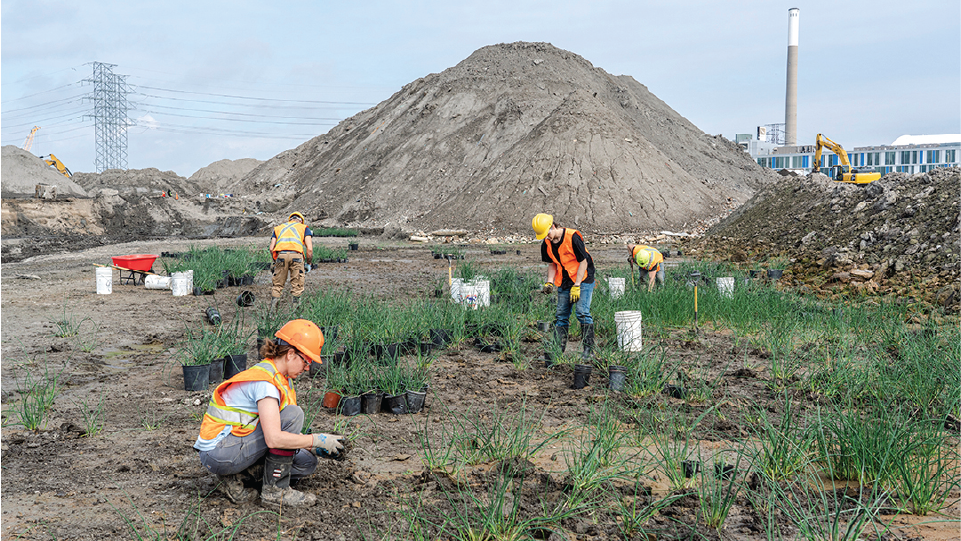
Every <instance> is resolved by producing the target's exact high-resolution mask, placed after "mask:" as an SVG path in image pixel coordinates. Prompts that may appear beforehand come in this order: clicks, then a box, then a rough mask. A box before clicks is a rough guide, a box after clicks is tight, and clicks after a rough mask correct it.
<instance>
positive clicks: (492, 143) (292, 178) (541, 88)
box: [236, 42, 775, 233]
mask: <svg viewBox="0 0 961 541" xmlns="http://www.w3.org/2000/svg"><path fill="white" fill-rule="evenodd" d="M773 178H775V177H774V175H773V174H772V173H770V171H768V170H765V169H762V168H761V167H759V166H758V165H757V164H756V163H755V162H754V161H753V160H751V158H750V157H749V156H748V155H747V154H745V153H744V152H743V151H741V149H740V148H739V147H738V146H737V145H735V144H734V143H732V142H730V141H728V140H726V139H724V138H723V137H721V136H711V135H706V134H704V133H703V132H701V131H700V130H698V129H697V127H696V126H694V125H693V124H692V123H691V122H689V121H688V120H687V119H685V118H684V117H682V116H681V115H680V114H678V113H677V112H676V111H674V110H673V109H671V108H670V107H669V106H668V105H667V104H665V103H664V102H663V101H661V100H659V99H658V98H657V97H656V96H654V95H653V94H651V93H650V92H649V91H648V90H647V88H646V87H645V86H644V85H642V84H640V83H638V82H637V81H635V80H634V79H633V78H631V77H629V76H613V75H610V74H608V73H607V72H605V71H604V70H602V69H600V68H595V67H594V66H593V65H591V63H590V62H588V61H587V60H585V59H583V58H581V57H580V56H578V55H576V54H573V53H570V52H567V51H564V50H561V49H558V48H556V47H554V46H552V45H550V44H547V43H520V42H519V43H512V44H500V45H492V46H488V47H484V48H482V49H479V50H477V51H476V52H474V53H473V54H472V55H471V56H470V57H468V58H467V59H465V60H464V61H462V62H460V63H459V64H458V65H456V66H454V67H452V68H449V69H447V70H445V71H443V72H441V73H439V74H431V75H428V76H426V77H424V78H422V79H418V80H416V81H414V82H412V83H410V84H408V85H406V86H404V87H403V88H402V89H401V90H400V91H399V92H397V93H396V94H394V95H393V96H392V97H391V98H389V99H387V100H386V101H384V102H382V103H380V104H378V105H377V106H376V107H373V108H371V109H368V110H366V111H363V112H361V113H358V114H357V115H354V116H353V117H351V118H349V119H347V120H345V121H343V122H341V123H340V124H339V125H338V126H336V127H335V128H333V129H332V130H331V131H330V132H328V133H327V134H325V135H322V136H319V137H316V138H314V139H312V140H310V141H308V142H306V143H304V144H302V145H300V146H299V147H297V148H295V149H292V150H289V151H285V152H283V153H281V154H279V155H278V156H276V157H274V158H272V159H270V160H268V161H266V162H264V163H263V164H261V165H260V166H258V167H257V168H256V169H254V170H253V171H252V172H251V173H250V174H248V175H247V176H246V177H244V179H243V180H242V181H241V182H240V183H239V185H238V186H239V187H238V188H236V190H237V191H238V192H244V193H261V192H262V193H263V194H264V198H263V201H262V203H261V207H260V209H261V210H264V211H266V212H277V211H281V210H282V211H283V212H288V211H292V210H299V211H301V212H305V213H306V214H307V217H308V219H309V220H310V221H311V222H312V223H313V222H320V223H321V224H323V225H346V226H352V227H385V228H391V227H393V228H400V229H402V230H410V231H414V230H424V231H430V230H434V229H443V228H460V229H473V230H475V231H476V230H491V229H494V230H499V231H507V232H525V233H529V229H530V225H529V224H530V220H531V217H532V216H533V215H534V214H535V213H537V212H548V213H551V214H553V215H554V216H555V219H556V220H557V221H558V222H559V223H562V224H568V225H572V226H576V227H578V228H580V229H582V230H584V231H589V232H594V233H603V232H611V231H617V232H622V231H651V230H660V229H674V230H683V229H687V228H692V227H693V226H694V225H695V224H697V223H699V222H703V221H705V220H708V219H710V218H711V217H713V216H715V215H717V214H718V213H720V212H722V211H723V210H726V209H727V208H728V207H730V206H731V205H732V204H737V203H739V202H743V201H746V200H747V199H748V198H750V197H751V196H752V195H753V194H754V193H755V192H756V190H757V189H758V188H760V187H761V186H762V185H764V184H765V183H767V182H770V181H772V179H773Z"/></svg>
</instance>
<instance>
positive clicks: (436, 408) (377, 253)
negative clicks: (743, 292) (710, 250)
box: [0, 238, 959, 541]
mask: <svg viewBox="0 0 961 541" xmlns="http://www.w3.org/2000/svg"><path fill="white" fill-rule="evenodd" d="M320 241H321V242H324V243H329V244H331V245H334V244H346V241H345V240H342V239H334V240H328V239H321V240H320ZM208 242H214V241H186V240H184V241H166V242H163V243H161V242H133V243H127V244H121V245H112V246H103V247H97V248H92V249H89V250H86V251H83V252H76V253H69V254H58V255H56V256H40V257H34V258H31V259H29V260H26V261H22V262H19V263H6V264H4V266H3V267H4V268H3V273H2V286H3V290H4V293H5V295H3V297H2V312H0V313H2V353H3V361H4V362H3V365H2V370H3V375H2V391H3V404H4V427H3V429H2V465H3V480H4V481H5V483H4V484H3V486H2V502H3V505H2V531H0V535H2V536H3V537H4V538H5V539H62V540H67V539H133V538H150V539H169V538H174V537H175V536H177V535H181V536H182V537H176V538H178V539H180V538H205V539H206V538H208V537H207V535H208V533H209V532H210V531H214V532H217V531H221V530H222V529H223V528H226V527H231V526H237V527H238V529H237V534H236V536H235V537H233V538H234V539H324V540H335V541H339V540H348V539H350V540H355V539H381V538H391V539H407V538H409V535H410V534H409V532H407V531H406V530H405V529H404V524H403V521H402V520H401V521H400V522H398V521H399V519H400V518H402V517H401V516H400V515H398V514H397V513H396V509H397V507H398V505H400V504H401V503H404V502H410V501H414V500H416V499H417V498H423V501H424V502H426V504H427V505H429V506H431V507H432V508H434V509H439V510H441V511H444V510H447V511H448V512H451V513H452V512H453V511H454V509H453V506H454V502H452V501H451V500H450V499H449V498H448V497H447V496H445V494H446V493H447V492H445V491H448V492H449V491H451V490H453V488H454V487H456V486H457V485H458V484H464V483H466V484H469V485H470V486H478V487H483V486H486V485H489V484H490V483H491V478H492V475H493V473H492V472H494V471H496V469H497V468H498V467H500V466H501V465H498V464H486V465H481V466H480V467H477V468H471V469H469V470H468V471H467V472H465V473H464V474H463V475H462V476H459V477H450V476H447V475H443V474H436V473H430V472H428V471H427V469H426V468H425V467H424V466H423V464H422V461H421V459H422V454H421V451H420V449H421V445H420V436H421V435H423V434H428V435H433V436H435V437H436V436H437V435H438V433H439V431H440V429H441V427H443V426H444V425H445V423H447V422H448V421H450V420H451V419H453V418H454V416H457V415H464V414H466V413H468V412H475V414H476V415H478V416H479V417H480V418H485V417H487V418H489V417H490V415H491V413H492V412H493V411H494V408H498V409H502V410H512V409H513V410H516V409H517V408H518V407H520V404H521V403H522V402H526V407H527V408H528V409H529V410H531V411H536V412H538V414H539V412H541V411H543V412H544V417H543V430H544V432H545V433H550V432H552V431H555V430H559V429H561V428H564V427H567V426H572V425H574V424H579V423H580V422H581V421H582V420H583V419H584V417H585V416H586V415H588V413H589V411H590V409H591V407H592V406H596V405H598V404H601V403H603V402H604V401H606V400H618V401H621V400H624V398H621V397H617V396H614V395H609V394H608V393H607V391H606V390H605V383H606V382H605V378H603V377H601V376H598V375H596V374H595V375H594V376H592V379H591V382H590V386H589V387H588V388H587V389H585V390H582V391H574V390H571V389H570V381H571V372H570V368H569V367H568V368H564V367H562V368H559V369H553V370H546V369H544V368H543V367H542V366H541V364H540V363H537V362H534V361H532V363H531V366H530V367H528V368H527V369H525V370H518V369H516V368H515V367H514V365H513V364H510V363H503V362H499V361H498V358H497V355H496V354H483V353H479V352H477V351H476V349H474V348H472V347H470V346H469V345H467V344H461V345H457V346H454V347H452V348H450V349H448V350H445V351H442V352H441V353H440V354H439V356H438V358H437V360H436V362H435V364H434V365H433V370H432V379H431V382H430V385H431V392H430V395H429V396H428V399H427V407H426V408H425V410H424V411H423V412H421V413H418V414H416V415H403V416H393V415H387V414H380V415H373V416H369V417H367V416H358V417H354V418H351V419H350V424H349V430H351V431H353V433H354V434H355V435H356V436H357V438H356V440H355V441H354V442H353V445H352V450H351V452H350V453H349V455H348V456H347V458H346V460H343V461H322V463H321V465H320V467H319V469H318V471H317V472H316V473H315V474H314V475H313V476H311V477H310V478H308V479H307V480H306V481H304V482H303V483H302V484H301V485H300V486H299V488H300V489H303V490H307V491H310V492H313V493H316V494H318V496H319V497H320V500H321V502H322V503H321V504H319V505H317V506H315V507H312V508H309V509H306V510H286V511H285V512H284V513H283V517H282V519H280V520H278V519H277V517H276V516H275V515H271V514H266V513H259V514H258V512H259V511H262V508H261V507H259V505H258V504H257V503H253V504H247V505H240V506H238V505H234V504H232V503H230V502H229V501H227V500H226V499H225V498H223V497H222V496H221V495H220V494H217V493H215V494H211V495H209V496H208V494H210V492H211V490H212V489H213V488H214V485H215V479H214V478H213V477H212V476H211V475H209V474H207V473H206V471H205V470H204V469H203V468H202V467H201V466H200V463H199V460H198V459H197V456H196V453H195V451H194V450H193V449H192V447H191V446H192V444H193V442H194V440H195V438H196V435H197V430H198V428H199V424H200V416H201V415H202V414H203V412H204V411H205V408H206V403H207V400H208V398H209V392H186V391H184V390H183V381H182V376H181V375H180V373H179V365H178V364H177V363H176V361H175V360H174V359H173V355H172V353H173V351H174V349H175V346H176V343H177V342H178V340H180V338H181V336H182V333H183V329H184V324H185V323H187V324H190V325H199V324H201V322H202V319H203V310H204V309H205V308H206V307H208V306H210V305H211V304H213V305H215V306H217V307H218V308H219V309H220V311H221V313H222V314H223V316H224V318H225V319H226V320H230V319H232V318H234V317H236V316H237V312H238V310H241V309H240V308H238V307H237V306H236V304H235V303H234V302H233V299H234V298H235V297H236V296H237V294H238V293H239V291H240V290H241V288H227V289H222V290H218V291H217V293H216V294H215V295H214V296H213V297H172V296H171V295H170V292H169V291H162V290H161V291H148V290H145V289H144V288H143V287H140V286H133V285H119V284H117V283H116V280H115V283H114V286H113V293H112V294H111V295H97V294H95V281H94V268H95V267H94V266H93V264H94V263H100V264H104V263H108V262H109V258H110V256H113V255H122V254H130V253H160V252H161V251H179V250H185V249H186V248H187V247H188V246H189V245H191V244H195V245H204V244H207V243H208ZM216 242H217V244H219V245H221V246H229V245H250V244H264V239H263V238H245V239H231V240H228V241H224V240H218V241H216ZM361 244H362V249H361V251H359V252H354V253H353V256H352V258H351V259H350V261H349V262H348V263H346V264H328V265H321V266H320V267H319V269H318V271H317V272H311V273H310V274H308V277H307V284H308V286H307V287H308V291H310V290H319V289H323V288H328V287H331V288H332V287H337V288H340V287H344V286H349V287H352V288H353V289H355V290H357V291H366V292H370V293H372V294H374V295H377V296H382V297H387V298H397V299H403V298H407V297H410V296H421V295H428V294H430V293H432V292H433V289H434V285H435V283H436V282H437V281H438V280H439V279H442V278H444V277H446V275H447V263H446V261H444V260H434V259H431V258H430V256H429V252H428V250H427V249H426V248H424V247H411V246H409V245H406V244H405V245H399V244H393V245H391V244H387V243H385V242H384V241H375V240H371V239H362V240H361ZM516 248H517V249H520V250H521V255H514V252H513V251H511V252H510V255H506V256H491V255H488V254H487V249H486V247H480V248H478V249H474V250H472V249H470V248H469V249H468V250H469V251H468V257H471V258H472V259H473V260H474V261H477V262H478V263H479V264H481V265H484V266H487V265H489V266H492V267H500V266H503V265H515V266H519V267H532V266H534V267H536V266H539V265H540V263H539V261H538V259H539V257H538V247H537V246H536V245H518V246H516ZM481 250H483V251H482V252H481ZM622 251H623V250H622V248H621V247H619V246H618V247H611V248H605V247H596V248H592V254H593V255H594V257H595V261H596V262H597V264H598V266H599V267H604V266H613V265H616V264H620V263H621V260H622ZM267 284H268V280H267V278H266V274H261V275H260V276H258V280H257V284H256V285H254V286H252V287H247V288H245V289H249V290H251V291H253V292H254V293H255V295H256V296H257V299H258V303H261V302H264V299H268V298H269V293H268V288H269V286H268V285H267ZM64 314H67V315H69V316H72V317H76V318H89V321H88V322H86V323H85V324H84V325H85V328H90V327H92V326H93V325H98V326H99V329H100V330H99V333H98V334H96V339H97V340H98V341H99V342H98V343H96V344H93V345H92V347H83V348H81V344H79V343H78V342H77V340H76V339H73V338H56V337H54V336H53V332H54V324H53V323H52V322H53V321H56V320H58V319H61V318H63V316H64ZM89 339H90V340H92V338H89ZM656 339H660V340H663V341H664V343H665V344H666V345H667V347H668V349H669V351H670V356H671V359H672V362H675V361H683V362H685V363H688V365H689V366H690V367H691V369H692V371H693V372H695V373H699V374H703V377H706V378H712V379H713V378H720V380H721V381H722V384H721V389H722V390H723V393H724V394H725V396H726V397H727V399H726V400H725V401H724V402H723V403H722V405H721V406H720V407H719V408H718V410H717V412H716V413H714V414H712V415H709V416H708V417H707V418H706V421H705V422H704V423H703V424H702V425H701V427H700V428H699V429H698V434H697V435H698V437H699V439H702V440H703V447H704V448H705V449H707V450H708V451H709V450H710V449H712V448H718V447H720V446H722V445H723V444H724V442H725V441H726V440H727V439H728V438H734V437H740V436H743V435H744V434H745V428H746V427H747V426H748V425H747V424H746V423H747V421H746V420H745V419H744V416H743V412H744V411H746V410H747V408H749V407H751V406H753V405H755V404H770V403H771V399H772V396H771V394H770V391H769V390H768V389H767V386H766V385H765V384H764V382H765V374H764V371H763V369H759V368H758V367H759V366H764V365H765V363H764V362H763V356H764V355H765V353H764V352H763V351H760V350H745V349H744V347H743V346H742V345H738V344H737V343H736V342H735V341H734V340H733V338H732V337H731V336H730V335H728V334H726V333H724V332H706V333H705V335H704V336H703V337H701V339H699V340H694V341H692V340H690V339H688V338H686V337H685V336H684V332H682V331H678V332H677V334H676V335H674V334H672V333H671V332H667V333H666V334H665V335H663V336H660V337H657V338H656ZM87 345H88V346H90V345H91V344H89V343H88V344H87ZM251 345H253V344H251ZM577 346H578V344H576V343H575V344H573V347H572V348H571V349H574V350H577V349H578V348H577ZM525 348H527V349H526V350H525V352H526V353H527V354H528V355H530V356H531V357H534V356H536V354H537V352H538V351H539V349H540V346H539V345H538V344H537V343H527V344H526V345H525ZM84 349H88V350H89V351H88V352H84V351H83V350H84ZM249 353H250V354H253V353H254V352H253V348H251V351H250V352H249ZM251 362H253V361H251ZM28 373H29V374H31V375H32V376H33V377H34V378H37V377H48V376H50V377H52V376H53V375H54V374H58V375H59V389H58V395H57V398H56V401H55V403H54V406H53V410H52V413H51V416H50V418H49V421H48V422H47V424H46V426H45V427H44V428H43V429H41V430H39V431H36V432H29V431H25V430H23V429H22V428H21V427H17V426H14V425H13V422H14V419H13V415H14V414H13V412H12V411H11V410H10V408H11V405H12V402H13V399H14V396H15V395H14V393H15V391H17V384H18V382H21V383H22V381H23V379H22V378H23V377H24V376H25V375H26V374H28ZM297 387H298V394H299V395H300V396H301V397H308V396H314V397H317V396H318V395H319V393H321V392H322V391H323V387H324V383H323V381H322V380H312V381H311V380H305V379H302V380H299V381H298V382H297ZM100 397H104V399H105V406H106V410H105V411H106V425H105V430H104V431H103V432H102V433H100V434H98V435H95V436H85V435H84V434H83V431H84V429H83V428H82V426H83V424H84V423H83V421H82V419H81V414H80V411H81V408H82V407H83V406H84V405H85V404H86V405H90V404H95V403H97V401H98V400H99V399H100ZM652 401H653V403H656V404H658V405H659V407H660V408H662V409H664V410H675V411H680V412H685V413H690V414H691V415H697V414H699V413H700V412H701V409H702V408H701V407H700V406H698V405H696V404H688V403H686V402H684V401H682V400H677V399H673V398H670V397H668V396H665V395H659V396H657V397H655V398H653V399H652ZM625 404H626V405H628V406H629V405H630V403H628V402H625ZM816 405H817V404H816V402H815V401H814V400H813V399H812V400H809V401H807V402H805V407H809V408H810V407H815V406H816ZM629 409H630V408H628V410H629ZM344 419H345V418H344V417H339V416H336V415H334V414H333V413H332V412H329V411H324V412H322V413H321V414H320V415H318V417H317V418H316V419H315V421H314V423H313V425H312V426H313V428H314V429H315V430H323V431H326V430H331V429H333V428H334V427H335V425H337V423H338V422H342V421H343V420H344ZM639 421H640V419H638V418H633V419H632V418H631V417H630V416H628V417H627V418H625V419H624V420H623V422H624V423H625V426H626V427H627V426H630V425H631V424H632V423H637V422H639ZM339 427H340V428H341V429H345V428H348V427H346V426H345V425H343V424H341V425H339ZM515 468H516V469H517V470H519V471H524V472H525V474H526V475H525V476H524V481H523V486H524V491H523V492H522V495H523V502H521V504H520V505H521V507H522V509H524V510H525V511H532V510H536V509H539V505H540V502H542V501H545V502H549V503H550V502H556V501H558V500H560V499H561V498H563V497H564V490H565V486H566V481H565V479H563V477H561V476H560V475H559V474H558V473H557V472H559V471H561V470H563V469H564V444H563V443H560V442H558V443H556V444H554V445H551V446H548V447H547V448H545V449H544V450H543V451H542V452H541V453H539V454H538V455H537V456H536V457H535V460H534V461H533V463H532V464H521V465H515ZM667 490H668V487H667V484H666V482H665V481H664V480H663V478H661V479H659V478H657V476H654V477H652V478H641V479H638V482H637V485H630V484H625V486H623V487H621V491H622V493H623V495H624V496H625V497H629V496H632V495H634V494H635V491H637V493H640V494H642V495H643V494H645V493H647V492H648V491H653V493H654V494H655V495H657V494H664V493H665V492H666V491H667ZM643 497H644V496H642V498H643ZM697 507H698V504H697V496H696V494H694V493H692V494H689V495H687V496H685V497H683V498H681V499H679V500H678V501H677V502H675V503H674V504H672V505H671V506H670V507H669V508H667V509H665V510H663V511H662V512H661V514H660V515H658V516H657V517H655V519H654V522H653V524H652V526H653V527H655V528H659V529H661V531H662V532H663V533H662V534H661V537H659V539H682V538H683V539H687V538H701V537H703V538H708V539H714V538H723V539H745V540H749V539H750V540H753V539H763V538H764V534H763V533H762V531H761V528H760V526H761V520H762V517H760V516H759V515H758V513H757V511H755V510H754V509H753V508H752V507H751V506H750V505H749V504H748V502H747V501H746V500H743V499H739V500H738V502H737V503H736V504H735V506H734V510H733V512H732V514H731V516H730V517H729V519H728V521H727V523H726V525H725V527H724V529H723V530H722V534H718V533H717V532H714V531H713V530H708V529H705V528H703V527H698V526H694V525H695V524H696V522H697V521H696V519H695V514H696V512H697ZM196 509H199V512H198V514H197V515H194V516H193V518H191V517H190V513H191V510H196ZM947 512H948V513H949V515H953V516H954V517H957V516H958V514H959V510H958V508H957V505H956V504H955V505H954V506H953V507H952V508H951V509H949V510H947ZM185 517H187V518H185ZM128 521H129V523H128ZM921 522H929V520H927V519H926V520H921V519H919V518H917V517H910V516H909V517H902V518H898V519H897V522H896V526H897V528H896V529H895V530H894V531H893V532H892V533H891V534H890V535H889V536H887V537H886V539H957V538H958V537H957V523H956V522H954V523H933V524H918V523H921ZM685 524H687V525H692V526H691V527H688V526H685ZM184 525H186V526H187V528H186V529H187V530H194V533H197V532H199V534H198V535H197V536H193V535H192V534H191V532H189V531H187V532H180V533H179V534H178V532H177V530H178V528H180V527H182V526H184ZM562 526H563V529H564V530H565V534H564V536H561V535H559V534H556V533H555V534H552V535H551V534H549V533H548V532H544V534H543V538H545V539H547V538H550V539H565V538H566V539H581V540H586V539H620V538H621V537H620V536H619V534H618V530H617V528H616V519H615V518H614V516H613V513H612V512H611V510H603V509H599V510H597V511H596V512H595V513H592V514H591V515H590V516H587V515H585V516H581V517H577V518H574V519H570V520H568V521H566V522H564V523H563V524H562ZM695 532H696V533H695ZM783 533H784V535H785V536H786V537H787V538H792V537H793V536H794V535H795V534H796V532H793V531H792V530H791V529H790V528H788V527H787V526H785V530H784V532H783ZM224 538H226V536H224Z"/></svg>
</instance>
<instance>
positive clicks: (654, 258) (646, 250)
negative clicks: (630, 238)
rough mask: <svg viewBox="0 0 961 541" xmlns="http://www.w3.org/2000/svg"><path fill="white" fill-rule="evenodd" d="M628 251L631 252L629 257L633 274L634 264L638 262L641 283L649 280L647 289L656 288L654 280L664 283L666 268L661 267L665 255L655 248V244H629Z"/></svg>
mask: <svg viewBox="0 0 961 541" xmlns="http://www.w3.org/2000/svg"><path fill="white" fill-rule="evenodd" d="M627 249H628V251H630V252H631V255H630V257H628V258H627V261H628V263H630V264H631V274H632V275H633V274H634V264H635V263H637V266H638V268H639V269H640V270H639V271H638V280H640V282H641V283H643V282H644V280H645V279H646V280H647V290H648V291H651V290H653V289H654V281H655V280H657V283H658V284H660V285H664V269H663V268H661V262H662V261H664V256H663V255H661V252H659V251H658V250H657V248H654V247H653V246H645V245H643V244H628V245H627Z"/></svg>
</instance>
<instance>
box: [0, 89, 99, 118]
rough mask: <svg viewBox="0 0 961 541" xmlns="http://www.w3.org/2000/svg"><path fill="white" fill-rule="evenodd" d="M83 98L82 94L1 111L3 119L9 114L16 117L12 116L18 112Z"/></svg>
mask: <svg viewBox="0 0 961 541" xmlns="http://www.w3.org/2000/svg"><path fill="white" fill-rule="evenodd" d="M83 96H84V95H83V94H80V95H77V96H73V97H70V98H63V99H59V100H53V101H48V102H46V103H38V104H37V105H31V106H30V107H21V108H19V109H7V110H5V111H3V116H4V117H9V116H10V115H11V114H13V116H18V115H16V114H14V113H19V112H21V111H29V110H31V109H36V108H38V107H46V106H48V105H53V104H54V103H63V102H71V101H74V100H76V101H80V100H82V99H83Z"/></svg>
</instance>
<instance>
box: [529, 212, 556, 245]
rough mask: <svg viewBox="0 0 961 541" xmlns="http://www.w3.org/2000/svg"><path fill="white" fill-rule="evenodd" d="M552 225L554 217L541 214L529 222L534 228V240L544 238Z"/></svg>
mask: <svg viewBox="0 0 961 541" xmlns="http://www.w3.org/2000/svg"><path fill="white" fill-rule="evenodd" d="M552 225H554V217H553V216H551V215H550V214H544V213H541V214H538V215H537V216H534V219H533V220H532V221H531V227H533V228H534V238H536V239H537V240H541V239H543V238H544V237H546V236H547V232H548V231H550V229H551V226H552Z"/></svg>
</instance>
